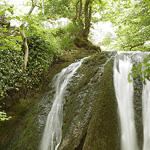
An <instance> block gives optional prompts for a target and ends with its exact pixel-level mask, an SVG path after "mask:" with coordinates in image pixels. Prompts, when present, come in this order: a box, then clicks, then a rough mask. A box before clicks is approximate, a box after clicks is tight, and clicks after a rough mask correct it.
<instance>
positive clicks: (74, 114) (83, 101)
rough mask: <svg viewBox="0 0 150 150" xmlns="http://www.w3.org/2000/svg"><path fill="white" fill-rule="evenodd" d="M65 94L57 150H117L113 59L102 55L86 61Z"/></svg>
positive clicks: (118, 139) (118, 140)
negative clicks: (58, 149)
mask: <svg viewBox="0 0 150 150" xmlns="http://www.w3.org/2000/svg"><path fill="white" fill-rule="evenodd" d="M108 58H109V59H108ZM68 91H69V96H68V97H66V103H65V108H64V112H65V113H64V124H63V129H62V130H63V138H62V143H61V145H60V150H82V149H83V150H91V149H93V150H110V149H112V147H113V149H114V150H120V135H119V127H118V117H117V116H118V115H117V103H116V97H115V93H114V86H113V59H112V58H111V59H110V56H108V54H107V53H101V54H96V55H93V56H92V57H91V58H89V59H87V60H85V62H84V63H83V65H82V66H81V67H80V69H79V70H78V73H77V74H76V76H75V77H74V79H73V81H72V83H71V85H70V87H68Z"/></svg>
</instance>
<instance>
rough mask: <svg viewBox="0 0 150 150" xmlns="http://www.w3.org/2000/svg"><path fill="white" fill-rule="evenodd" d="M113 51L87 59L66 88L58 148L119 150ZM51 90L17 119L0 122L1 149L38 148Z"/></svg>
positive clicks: (29, 149) (49, 105) (47, 111)
mask: <svg viewBox="0 0 150 150" xmlns="http://www.w3.org/2000/svg"><path fill="white" fill-rule="evenodd" d="M114 55H115V52H101V53H96V54H94V55H92V56H91V57H89V58H88V59H86V60H85V61H84V62H83V64H82V66H81V67H80V68H79V69H78V71H77V73H76V74H75V76H74V77H73V78H72V80H71V82H70V83H69V85H68V88H67V94H66V97H65V101H66V102H65V104H64V123H63V127H62V132H63V135H62V142H61V145H60V147H59V150H82V149H83V150H111V149H113V150H120V132H119V125H118V124H119V123H118V115H117V102H116V97H115V92H114V85H113V56H114ZM54 92H55V91H54V90H53V88H52V86H51V85H50V86H49V87H48V90H47V92H46V93H45V94H44V95H43V96H42V98H40V100H37V101H35V104H34V105H33V106H32V107H30V109H29V110H30V111H29V110H28V111H27V112H24V113H23V114H22V115H21V116H20V117H18V118H17V120H16V121H13V120H12V122H10V123H9V125H8V122H4V123H1V124H0V127H1V129H0V133H1V135H0V150H38V149H39V144H40V141H41V138H42V133H43V129H44V126H45V122H46V118H47V115H48V113H49V111H50V109H51V106H52V99H53V94H54Z"/></svg>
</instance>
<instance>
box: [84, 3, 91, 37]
mask: <svg viewBox="0 0 150 150" xmlns="http://www.w3.org/2000/svg"><path fill="white" fill-rule="evenodd" d="M91 4H92V2H91V0H86V2H85V6H84V15H85V29H84V34H85V35H84V36H85V38H87V37H88V34H89V31H90V26H91V24H90V23H91V15H92V7H91Z"/></svg>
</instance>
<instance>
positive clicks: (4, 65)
mask: <svg viewBox="0 0 150 150" xmlns="http://www.w3.org/2000/svg"><path fill="white" fill-rule="evenodd" d="M35 31H37V30H34V32H30V33H27V41H28V47H29V59H28V65H27V69H26V71H25V73H24V74H21V72H22V66H23V58H24V49H23V47H22V49H20V50H19V49H18V48H16V49H15V46H14V45H13V44H11V45H8V44H7V43H6V42H5V41H4V42H3V43H0V46H1V47H2V48H4V49H1V51H0V78H1V80H0V99H3V98H5V97H6V96H7V95H8V94H10V92H11V91H13V92H15V91H16V90H17V91H18V90H20V89H23V91H26V90H27V89H29V88H33V87H35V86H36V85H38V84H39V83H40V82H41V80H42V78H44V77H45V74H46V72H47V71H48V69H49V66H50V65H51V64H52V63H53V60H54V57H56V56H57V55H58V54H59V53H60V44H59V43H60V40H59V38H58V37H56V38H55V37H54V36H53V35H52V34H51V33H50V32H49V31H45V30H43V29H42V30H38V31H37V32H35ZM15 40H16V41H15V42H16V43H17V45H20V46H19V47H21V45H22V43H21V42H19V43H20V44H19V43H18V42H17V39H15ZM8 41H9V39H8ZM8 43H9V42H8Z"/></svg>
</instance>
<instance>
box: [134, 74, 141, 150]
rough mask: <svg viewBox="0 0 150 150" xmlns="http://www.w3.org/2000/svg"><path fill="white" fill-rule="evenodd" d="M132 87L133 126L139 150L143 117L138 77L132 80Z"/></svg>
mask: <svg viewBox="0 0 150 150" xmlns="http://www.w3.org/2000/svg"><path fill="white" fill-rule="evenodd" d="M133 86H134V97H133V103H134V113H135V126H136V132H137V141H138V146H139V149H142V146H143V117H142V89H143V82H142V80H141V79H140V77H138V78H136V79H134V80H133Z"/></svg>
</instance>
